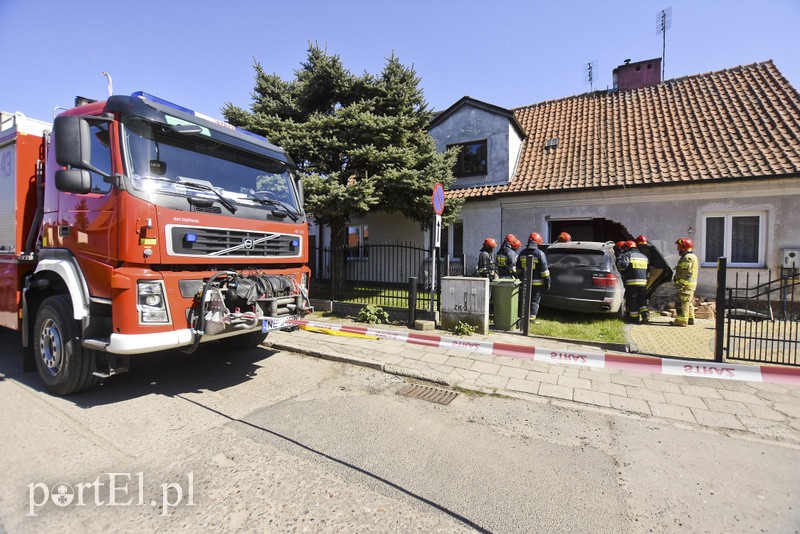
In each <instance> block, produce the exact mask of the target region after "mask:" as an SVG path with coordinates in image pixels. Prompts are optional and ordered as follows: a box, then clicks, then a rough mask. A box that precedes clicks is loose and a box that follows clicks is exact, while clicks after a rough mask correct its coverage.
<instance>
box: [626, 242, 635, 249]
mask: <svg viewBox="0 0 800 534" xmlns="http://www.w3.org/2000/svg"><path fill="white" fill-rule="evenodd" d="M625 248H636V243H635V242H634V241H625Z"/></svg>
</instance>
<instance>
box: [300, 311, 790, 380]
mask: <svg viewBox="0 0 800 534" xmlns="http://www.w3.org/2000/svg"><path fill="white" fill-rule="evenodd" d="M289 323H290V324H297V325H308V326H312V327H314V328H322V329H328V330H339V331H342V332H352V333H356V334H364V335H369V336H375V337H378V338H380V339H394V340H397V341H404V342H406V343H411V344H414V345H424V346H428V347H439V348H442V349H454V350H461V351H464V352H472V353H477V354H486V355H494V356H505V357H509V358H523V359H529V360H534V361H538V362H545V363H553V364H566V365H583V366H586V367H596V368H601V369H602V368H605V369H620V370H622V371H635V372H640V373H652V374H663V375H674V376H699V377H703V378H718V379H721V380H742V381H746V382H769V383H773V384H795V385H800V369H796V368H785V367H770V366H764V365H742V364H733V363H717V362H710V361H709V362H705V361H700V360H680V359H671V358H659V357H657V356H637V355H634V354H619V353H613V352H591V351H582V350H574V349H552V348H545V347H531V346H524V345H514V344H511V343H500V342H492V341H472V340H469V339H461V338H452V337H443V336H433V335H429V334H417V333H414V332H394V331H390V330H378V329H374V328H366V327H360V326H345V325H337V324H329V323H316V322H311V321H289Z"/></svg>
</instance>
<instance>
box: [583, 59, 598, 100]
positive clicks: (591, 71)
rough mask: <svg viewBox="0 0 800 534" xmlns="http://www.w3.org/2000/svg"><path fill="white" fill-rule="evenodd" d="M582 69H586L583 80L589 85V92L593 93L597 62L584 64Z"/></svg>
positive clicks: (594, 60)
mask: <svg viewBox="0 0 800 534" xmlns="http://www.w3.org/2000/svg"><path fill="white" fill-rule="evenodd" d="M583 68H585V69H586V75H585V76H584V77H583V80H584V81H585V82H588V83H589V91H591V92H594V75H595V72H596V71H597V60H596V59H593V60H592V61H590V62H589V63H585V64H584V65H583Z"/></svg>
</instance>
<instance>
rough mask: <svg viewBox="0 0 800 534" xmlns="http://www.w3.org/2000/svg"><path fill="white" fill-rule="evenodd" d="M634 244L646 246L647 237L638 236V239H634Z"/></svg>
mask: <svg viewBox="0 0 800 534" xmlns="http://www.w3.org/2000/svg"><path fill="white" fill-rule="evenodd" d="M636 244H637V245H646V244H647V236H646V235H640V236H639V237H637V238H636Z"/></svg>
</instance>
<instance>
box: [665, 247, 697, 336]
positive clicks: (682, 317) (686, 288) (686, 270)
mask: <svg viewBox="0 0 800 534" xmlns="http://www.w3.org/2000/svg"><path fill="white" fill-rule="evenodd" d="M675 244H676V245H677V246H678V253H679V254H680V255H681V258H680V259H679V260H678V265H677V266H676V267H675V276H674V277H673V278H672V281H673V282H675V290H676V293H677V294H676V296H675V308H676V309H677V311H678V315H677V317H675V320H674V321H673V322H671V323H670V324H671V325H673V326H688V325H690V324H694V291H695V289H697V272H698V270H699V261H698V260H697V256H695V255H694V252H693V250H694V241H692V240H691V239H689V238H688V237H681V238H679V239H678V240H677V241H675Z"/></svg>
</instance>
